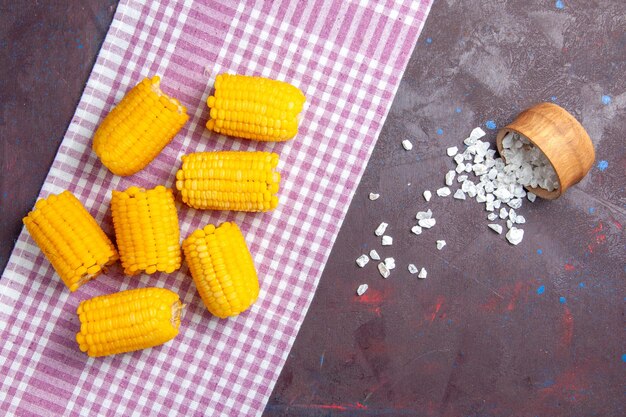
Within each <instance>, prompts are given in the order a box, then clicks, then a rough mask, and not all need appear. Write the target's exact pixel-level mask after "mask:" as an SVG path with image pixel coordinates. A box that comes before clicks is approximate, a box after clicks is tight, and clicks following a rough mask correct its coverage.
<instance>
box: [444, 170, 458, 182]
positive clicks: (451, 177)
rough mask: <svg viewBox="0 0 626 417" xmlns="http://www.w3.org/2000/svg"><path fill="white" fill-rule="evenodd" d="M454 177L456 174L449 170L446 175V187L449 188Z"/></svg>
mask: <svg viewBox="0 0 626 417" xmlns="http://www.w3.org/2000/svg"><path fill="white" fill-rule="evenodd" d="M455 176H456V172H454V170H450V171H448V172H447V173H446V185H447V186H451V185H452V183H453V182H454V177H455Z"/></svg>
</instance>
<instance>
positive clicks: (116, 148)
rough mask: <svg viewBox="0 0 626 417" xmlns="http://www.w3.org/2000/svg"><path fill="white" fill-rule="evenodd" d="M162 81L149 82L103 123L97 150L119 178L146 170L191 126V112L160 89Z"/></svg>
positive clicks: (96, 138) (95, 143)
mask: <svg viewBox="0 0 626 417" xmlns="http://www.w3.org/2000/svg"><path fill="white" fill-rule="evenodd" d="M159 81H160V78H159V77H158V76H154V77H152V78H146V79H144V80H143V81H142V82H140V83H139V84H137V86H135V87H134V88H133V89H132V90H130V91H129V92H128V94H126V96H125V97H124V98H123V99H122V101H120V103H119V104H118V105H117V106H115V108H113V110H111V112H110V113H109V114H108V116H107V117H105V119H104V120H103V121H102V123H101V124H100V126H99V127H98V130H96V133H95V135H94V138H93V150H94V151H95V152H96V154H97V155H98V157H99V158H100V160H101V161H102V164H104V166H106V167H107V168H108V169H109V170H111V172H112V173H114V174H116V175H122V176H125V175H132V174H134V173H136V172H138V171H140V170H142V169H143V168H145V167H146V165H148V164H149V163H150V162H151V161H152V160H153V159H154V158H156V156H157V155H158V154H159V153H160V152H161V150H162V149H163V148H164V147H165V146H166V145H167V144H168V143H170V142H171V140H172V139H173V138H174V136H175V135H176V134H177V133H178V131H179V130H180V129H181V128H182V127H183V125H184V124H185V123H186V122H187V119H188V118H189V116H187V110H186V109H185V107H184V106H182V105H181V104H180V103H179V102H178V100H176V99H174V98H170V97H168V96H166V95H165V94H163V92H161V89H160V88H159Z"/></svg>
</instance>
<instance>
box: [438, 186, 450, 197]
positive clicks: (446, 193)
mask: <svg viewBox="0 0 626 417" xmlns="http://www.w3.org/2000/svg"><path fill="white" fill-rule="evenodd" d="M437 195H438V196H439V197H447V196H449V195H450V189H449V188H448V187H441V188H440V189H438V190H437Z"/></svg>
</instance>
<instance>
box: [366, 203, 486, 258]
mask: <svg viewBox="0 0 626 417" xmlns="http://www.w3.org/2000/svg"><path fill="white" fill-rule="evenodd" d="M497 218H498V215H497V214H496V213H489V214H488V215H487V219H489V221H494V220H495V219H497ZM370 256H371V255H370Z"/></svg>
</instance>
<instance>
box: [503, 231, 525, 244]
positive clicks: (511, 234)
mask: <svg viewBox="0 0 626 417" xmlns="http://www.w3.org/2000/svg"><path fill="white" fill-rule="evenodd" d="M523 238H524V230H522V229H518V228H517V227H511V229H509V231H508V232H507V234H506V239H507V240H508V241H509V243H510V244H511V245H517V244H518V243H520V242H521V241H522V239H523Z"/></svg>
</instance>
